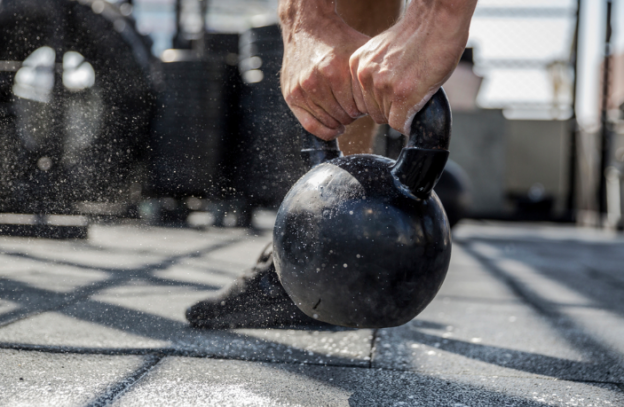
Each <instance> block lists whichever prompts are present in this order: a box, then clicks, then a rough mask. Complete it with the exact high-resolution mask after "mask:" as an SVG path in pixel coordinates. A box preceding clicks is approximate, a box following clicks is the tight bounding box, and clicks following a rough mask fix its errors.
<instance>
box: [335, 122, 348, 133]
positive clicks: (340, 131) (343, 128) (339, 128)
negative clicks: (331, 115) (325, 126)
mask: <svg viewBox="0 0 624 407" xmlns="http://www.w3.org/2000/svg"><path fill="white" fill-rule="evenodd" d="M346 130H347V128H346V127H345V126H344V125H342V124H341V125H340V127H338V128H337V129H336V131H337V132H338V134H342V133H344V132H345V131H346Z"/></svg>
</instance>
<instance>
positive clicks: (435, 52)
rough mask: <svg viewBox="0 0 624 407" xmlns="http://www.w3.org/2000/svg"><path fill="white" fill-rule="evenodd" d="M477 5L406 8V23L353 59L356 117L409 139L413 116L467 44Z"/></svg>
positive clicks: (445, 1)
mask: <svg viewBox="0 0 624 407" xmlns="http://www.w3.org/2000/svg"><path fill="white" fill-rule="evenodd" d="M475 6H476V0H454V1H452V0H451V1H449V0H442V1H436V2H423V1H418V0H414V1H412V3H410V6H409V8H408V9H407V11H406V15H405V17H404V18H403V19H402V20H401V21H399V22H398V23H397V24H396V25H394V26H393V27H391V28H390V29H388V30H386V31H384V32H383V33H381V34H379V35H378V36H376V37H374V38H372V39H371V40H370V41H368V42H367V43H366V44H365V45H363V46H362V47H361V48H359V49H358V50H357V51H355V52H354V53H353V55H352V56H351V58H350V61H349V65H350V70H351V77H352V81H353V94H354V98H355V101H356V105H357V108H358V110H359V111H361V112H366V113H368V114H369V115H370V116H371V117H372V118H373V120H375V122H377V123H379V124H384V123H388V124H389V125H390V127H392V128H394V129H396V130H398V131H400V132H401V133H403V134H407V135H408V134H409V132H410V126H411V123H412V120H413V119H414V116H415V115H416V113H418V111H420V109H421V108H422V107H423V106H424V105H425V104H426V103H427V101H429V99H430V98H431V96H433V94H434V93H435V92H436V91H437V90H438V89H439V88H440V87H441V86H442V84H443V83H444V82H445V81H446V80H447V79H448V78H449V76H451V74H452V72H453V70H454V69H455V66H456V65H457V63H458V62H459V58H460V57H461V54H462V52H463V50H464V48H465V46H466V42H467V40H468V31H469V29H470V19H471V17H472V14H473V12H474V7H475Z"/></svg>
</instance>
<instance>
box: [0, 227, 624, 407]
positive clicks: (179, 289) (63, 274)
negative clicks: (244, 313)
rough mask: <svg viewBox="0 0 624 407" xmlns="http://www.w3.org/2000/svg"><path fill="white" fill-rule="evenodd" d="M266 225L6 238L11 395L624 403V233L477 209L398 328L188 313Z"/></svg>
mask: <svg viewBox="0 0 624 407" xmlns="http://www.w3.org/2000/svg"><path fill="white" fill-rule="evenodd" d="M265 220H266V219H265ZM263 224H270V222H264V223H263ZM269 241H270V229H268V228H265V229H262V230H256V231H254V232H253V233H252V232H248V231H245V230H240V229H217V228H209V229H205V230H196V229H175V228H156V227H142V226H138V225H93V226H91V227H90V230H89V239H88V240H86V241H52V240H44V239H26V238H8V237H3V238H0V265H1V267H0V405H3V406H4V405H8V406H13V405H15V406H18V405H19V406H21V405H46V406H49V405H63V406H65V405H72V406H73V405H84V406H87V405H88V406H105V405H115V406H159V405H176V406H178V405H180V406H183V405H189V406H192V405H214V406H221V405H232V406H242V405H251V406H255V405H267V406H273V405H279V406H282V405H284V406H286V405H289V406H290V405H294V406H298V405H301V406H322V405H328V406H334V405H335V406H341V405H345V406H348V405H350V406H354V405H358V406H360V405H361V406H372V405H380V406H395V405H396V406H454V407H460V406H622V405H624V323H623V322H624V266H623V265H624V238H622V237H621V236H616V235H610V234H607V233H604V232H597V231H593V230H587V229H576V228H572V227H567V226H543V225H541V226H540V225H519V224H501V223H471V222H465V223H462V224H460V225H459V226H458V227H457V228H456V230H455V231H454V248H453V257H452V261H451V268H450V270H449V274H448V277H447V279H446V281H445V283H444V285H443V287H442V290H441V291H440V293H439V294H438V296H437V297H436V299H435V300H434V301H433V302H432V304H431V305H430V306H429V307H428V308H427V309H426V310H425V311H424V312H423V313H422V314H421V315H419V316H418V317H417V318H416V319H414V320H413V321H411V322H410V323H408V324H405V325H403V326H401V327H396V328H390V329H381V330H347V329H330V330H323V331H313V330H293V329H290V330H282V329H267V330H261V329H237V330H225V331H205V330H195V329H191V328H189V327H188V325H187V323H186V321H185V319H184V310H185V309H186V307H188V306H189V305H191V304H193V303H194V302H196V301H199V300H201V299H202V298H204V297H205V296H206V295H207V294H208V293H210V292H213V291H214V290H216V289H219V288H220V287H222V286H224V285H226V284H227V283H228V282H229V281H231V280H232V279H233V278H235V277H236V276H237V275H239V274H240V273H241V272H243V271H244V270H245V269H246V268H248V267H250V266H251V265H253V263H254V262H255V259H256V257H257V256H258V254H259V253H260V251H261V250H262V248H263V247H264V246H265V245H266V244H267V243H268V242H269Z"/></svg>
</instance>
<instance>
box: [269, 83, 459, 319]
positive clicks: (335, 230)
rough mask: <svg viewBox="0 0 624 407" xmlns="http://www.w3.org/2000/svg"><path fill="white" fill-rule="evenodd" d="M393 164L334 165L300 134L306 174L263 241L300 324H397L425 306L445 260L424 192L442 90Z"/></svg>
mask: <svg viewBox="0 0 624 407" xmlns="http://www.w3.org/2000/svg"><path fill="white" fill-rule="evenodd" d="M411 130H412V134H411V136H410V141H409V143H408V145H407V147H406V148H404V149H403V150H402V152H401V155H400V156H399V158H398V159H397V161H396V162H395V161H393V160H391V159H388V158H384V157H380V156H375V155H367V154H362V155H353V156H349V157H341V153H340V151H339V150H338V147H337V144H336V142H335V141H332V142H324V141H321V140H319V139H316V138H315V137H314V136H312V135H310V134H304V139H305V143H306V144H305V145H304V150H303V151H302V154H303V155H304V157H305V158H307V161H308V162H309V163H310V164H311V165H312V166H313V168H312V169H311V170H310V171H309V172H308V173H307V174H306V175H304V176H303V177H302V178H301V179H300V180H299V181H298V182H297V183H296V184H295V185H294V186H293V187H292V189H291V190H290V192H288V194H287V195H286V197H285V198H284V201H283V203H282V205H281V207H280V208H279V211H278V214H277V220H276V224H275V229H274V232H273V245H274V259H275V266H276V269H277V273H278V275H279V278H280V281H281V283H282V285H283V286H284V288H285V289H286V291H287V292H288V294H289V295H290V297H291V298H292V299H293V301H294V302H295V303H296V304H297V306H298V307H299V308H300V309H301V310H302V311H303V312H305V313H306V314H307V315H309V316H311V317H313V318H316V319H318V320H320V321H324V322H328V323H330V324H334V325H341V326H347V327H355V328H382V327H390V326H397V325H401V324H404V323H406V322H408V321H409V320H411V319H412V318H414V317H415V316H416V315H417V314H418V313H420V312H421V311H422V310H423V309H424V308H425V307H426V306H427V305H428V304H429V303H430V302H431V300H432V299H433V298H434V296H435V295H436V293H437V292H438V290H439V289H440V287H441V285H442V282H443V281H444V278H445V276H446V272H447V269H448V265H449V261H450V257H451V237H450V226H449V223H448V220H447V217H446V214H445V212H444V208H443V207H442V204H441V203H440V200H439V199H438V197H437V196H436V194H435V192H433V187H434V186H435V184H436V182H437V180H438V179H439V177H440V175H441V173H442V171H443V169H444V166H445V164H446V161H447V159H448V154H449V153H448V145H449V141H450V130H451V113H450V108H449V104H448V100H447V99H446V95H445V94H444V91H443V90H440V91H439V92H438V93H436V94H435V95H434V96H433V98H432V99H431V100H430V101H429V102H428V103H427V105H426V106H425V107H424V108H423V109H422V110H421V111H420V112H419V113H418V114H417V116H416V117H415V119H414V121H413V124H412V129H411Z"/></svg>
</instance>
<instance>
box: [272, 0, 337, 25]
mask: <svg viewBox="0 0 624 407" xmlns="http://www.w3.org/2000/svg"><path fill="white" fill-rule="evenodd" d="M278 16H279V20H280V23H281V26H282V30H283V31H285V32H288V31H292V32H296V31H302V30H307V29H309V28H311V27H316V26H318V24H322V23H323V22H326V21H327V20H332V19H335V18H339V17H338V14H337V13H336V1H335V0H280V2H279V7H278Z"/></svg>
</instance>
